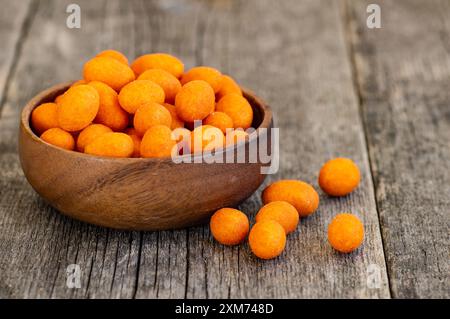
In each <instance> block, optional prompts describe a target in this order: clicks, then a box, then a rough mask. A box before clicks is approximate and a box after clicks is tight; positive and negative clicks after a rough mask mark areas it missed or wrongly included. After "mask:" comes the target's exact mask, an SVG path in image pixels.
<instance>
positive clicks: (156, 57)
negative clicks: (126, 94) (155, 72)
mask: <svg viewBox="0 0 450 319" xmlns="http://www.w3.org/2000/svg"><path fill="white" fill-rule="evenodd" d="M131 68H132V69H133V71H134V73H136V75H137V76H139V75H141V74H142V73H143V72H144V71H146V70H149V69H162V70H166V71H167V72H169V73H171V74H172V75H173V76H175V77H176V78H178V79H179V78H180V77H181V75H182V74H183V72H184V64H183V62H181V61H180V60H179V59H178V58H176V57H174V56H173V55H170V54H166V53H152V54H146V55H143V56H140V57H139V58H137V59H136V60H134V62H133V63H132V64H131Z"/></svg>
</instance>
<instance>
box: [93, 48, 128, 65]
mask: <svg viewBox="0 0 450 319" xmlns="http://www.w3.org/2000/svg"><path fill="white" fill-rule="evenodd" d="M97 57H108V58H113V59H115V60H117V61H119V62H122V63H123V64H125V65H128V59H127V57H126V56H125V55H123V53H121V52H119V51H116V50H105V51H102V52H100V53H99V54H97Z"/></svg>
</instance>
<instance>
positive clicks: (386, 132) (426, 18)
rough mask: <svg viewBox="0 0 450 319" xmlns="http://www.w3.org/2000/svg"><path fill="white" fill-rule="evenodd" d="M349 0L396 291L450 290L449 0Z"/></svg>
mask: <svg viewBox="0 0 450 319" xmlns="http://www.w3.org/2000/svg"><path fill="white" fill-rule="evenodd" d="M369 3H370V1H349V2H348V15H349V17H350V18H351V20H350V33H351V40H352V47H353V51H354V54H355V60H354V61H355V66H356V75H357V87H358V90H359V95H360V99H361V105H362V114H363V118H364V123H365V127H366V133H367V141H368V147H369V154H370V160H371V166H372V171H373V177H374V183H375V187H376V199H377V202H378V209H379V214H380V222H381V228H382V235H383V239H384V244H385V251H386V258H387V266H388V272H389V278H390V283H391V290H392V296H393V297H399V298H448V297H449V296H450V289H449V283H450V277H449V274H450V266H449V255H450V248H449V247H450V240H449V216H450V196H449V195H450V93H449V87H450V49H449V48H450V38H449V37H450V24H449V22H448V21H449V19H450V4H449V2H448V1H418V0H415V1H378V3H379V4H380V6H381V17H382V28H381V29H372V30H371V29H368V28H367V27H366V21H365V16H364V15H361V12H363V11H364V10H365V8H366V6H367V5H368V4H369Z"/></svg>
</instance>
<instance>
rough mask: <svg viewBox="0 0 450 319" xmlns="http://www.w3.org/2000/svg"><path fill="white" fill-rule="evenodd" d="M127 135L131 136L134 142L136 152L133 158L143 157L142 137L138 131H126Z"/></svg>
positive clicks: (131, 129)
mask: <svg viewBox="0 0 450 319" xmlns="http://www.w3.org/2000/svg"><path fill="white" fill-rule="evenodd" d="M125 133H126V134H128V135H130V137H131V139H132V140H133V144H134V151H133V155H131V157H141V140H142V139H141V137H140V136H139V135H138V133H137V132H136V130H135V129H134V128H131V127H130V128H128V129H127V130H125Z"/></svg>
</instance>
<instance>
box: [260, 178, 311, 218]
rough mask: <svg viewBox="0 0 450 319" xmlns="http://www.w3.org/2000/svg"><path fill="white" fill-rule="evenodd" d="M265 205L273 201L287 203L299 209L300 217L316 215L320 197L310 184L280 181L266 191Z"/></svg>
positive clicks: (263, 194)
mask: <svg viewBox="0 0 450 319" xmlns="http://www.w3.org/2000/svg"><path fill="white" fill-rule="evenodd" d="M262 200H263V203H264V204H267V203H270V202H273V201H286V202H288V203H289V204H291V205H292V206H294V207H295V209H297V212H298V214H299V215H300V217H305V216H308V215H310V214H312V213H314V212H315V211H316V209H317V207H319V195H318V194H317V192H316V190H315V189H314V188H313V187H312V186H311V185H309V184H308V183H305V182H302V181H298V180H286V179H285V180H280V181H277V182H275V183H273V184H271V185H269V186H268V187H266V189H264V191H263V193H262Z"/></svg>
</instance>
